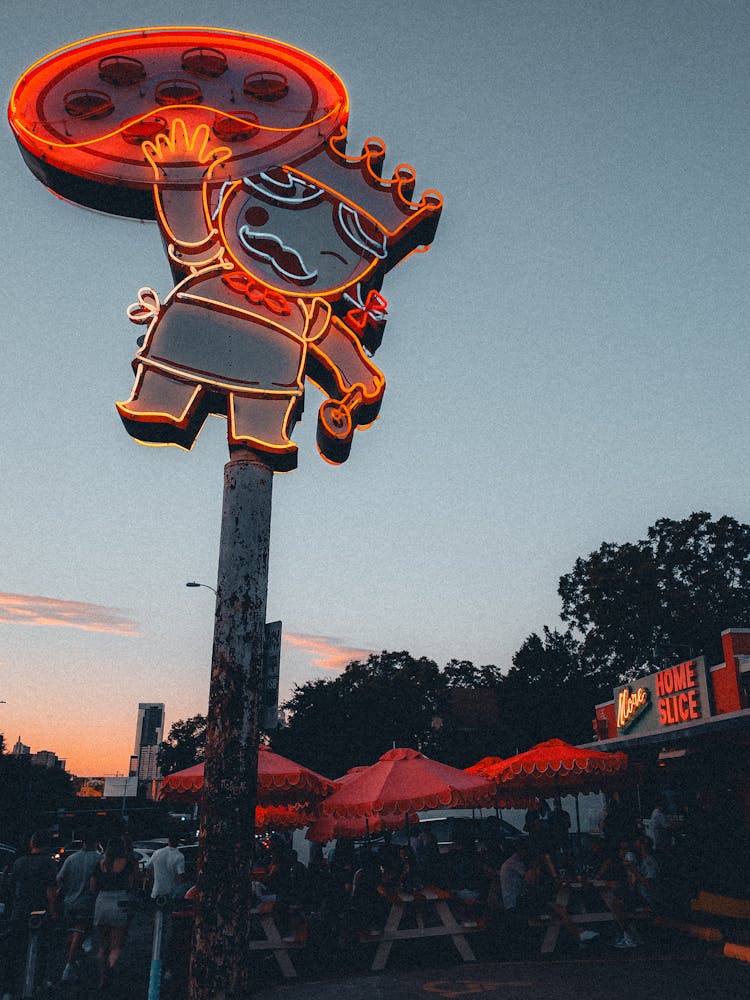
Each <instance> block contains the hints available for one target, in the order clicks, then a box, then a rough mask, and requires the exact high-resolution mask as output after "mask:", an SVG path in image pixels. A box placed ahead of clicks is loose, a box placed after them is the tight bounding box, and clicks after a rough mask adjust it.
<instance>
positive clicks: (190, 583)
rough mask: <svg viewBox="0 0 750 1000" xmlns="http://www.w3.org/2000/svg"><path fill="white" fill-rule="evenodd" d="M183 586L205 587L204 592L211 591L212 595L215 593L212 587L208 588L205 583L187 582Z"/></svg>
mask: <svg viewBox="0 0 750 1000" xmlns="http://www.w3.org/2000/svg"><path fill="white" fill-rule="evenodd" d="M185 586H186V587H205V588H206V590H213V592H214V594H215V593H216V591H215V590H214V588H213V587H209V585H208V584H207V583H198V582H197V581H196V580H188V582H187V583H186V584H185Z"/></svg>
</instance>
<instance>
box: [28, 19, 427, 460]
mask: <svg viewBox="0 0 750 1000" xmlns="http://www.w3.org/2000/svg"><path fill="white" fill-rule="evenodd" d="M348 113H349V109H348V98H347V95H346V90H345V88H344V85H343V83H342V82H341V80H340V79H339V78H338V77H337V76H336V74H335V73H334V72H333V71H332V70H331V69H330V68H329V67H328V66H326V65H325V64H324V63H322V62H320V61H319V60H317V59H315V58H314V57H313V56H311V55H309V54H307V53H305V52H302V51H300V50H298V49H295V48H292V47H291V46H287V45H284V44H282V43H280V42H276V41H273V40H271V39H264V38H258V37H256V36H252V35H245V34H240V33H237V32H230V31H219V30H216V29H211V28H190V29H186V28H146V29H142V30H137V31H128V32H120V33H116V34H111V35H103V36H99V37H96V38H91V39H88V40H85V41H83V42H79V43H76V44H75V45H73V46H69V47H66V48H63V49H60V50H58V51H57V52H53V53H52V54H51V55H50V56H47V57H45V58H44V59H42V60H40V61H39V62H38V63H36V64H34V65H33V66H32V67H30V69H29V70H28V71H27V72H26V73H25V74H24V75H23V77H22V78H21V79H20V80H19V82H18V83H17V84H16V86H15V88H14V90H13V94H12V97H11V102H10V108H9V119H10V123H11V127H12V128H13V130H14V132H15V134H16V138H17V140H18V143H19V146H20V148H21V153H22V155H23V157H24V159H25V161H26V163H27V165H28V166H29V168H30V169H31V170H32V172H33V173H34V174H35V175H36V176H37V177H38V178H39V179H40V180H41V181H42V182H43V183H44V184H46V185H47V186H48V187H49V188H51V189H52V190H53V191H55V192H56V193H58V194H60V195H62V196H63V197H65V198H68V199H70V200H72V201H75V202H77V203H79V204H82V205H86V206H89V207H93V208H97V209H99V210H101V211H104V212H108V213H110V214H113V215H120V216H130V217H135V218H142V219H155V220H156V221H157V223H158V225H159V228H160V231H161V235H162V240H163V243H164V246H165V250H166V253H167V256H168V259H169V263H170V267H171V270H172V275H173V278H174V282H175V284H174V287H173V288H172V289H171V290H170V291H169V292H168V293H167V294H166V295H165V296H164V297H163V298H162V297H160V296H159V294H158V293H157V292H156V291H155V290H154V289H153V288H149V287H144V288H141V289H140V290H139V291H138V294H137V302H135V303H134V304H133V305H132V306H130V308H129V309H128V316H129V318H130V319H131V320H132V321H133V322H134V323H137V324H142V325H144V326H145V327H146V330H145V334H144V336H143V337H142V338H140V340H139V347H138V350H137V352H136V354H135V358H134V362H133V367H134V372H135V380H134V384H133V389H132V392H131V394H130V397H129V398H128V399H127V400H124V401H122V402H119V403H117V410H118V412H119V414H120V417H121V418H122V421H123V423H124V425H125V427H126V429H127V430H128V432H129V433H130V434H131V435H132V436H133V437H134V438H136V439H137V440H138V441H141V442H142V443H145V444H171V445H177V446H180V447H183V448H191V447H192V446H193V444H194V442H195V439H196V437H197V435H198V433H199V432H200V429H201V427H202V426H203V423H204V422H205V420H206V417H207V416H208V415H209V414H210V413H214V414H219V415H223V416H226V418H227V435H228V440H229V444H230V446H239V447H246V448H251V449H254V450H257V451H260V452H262V453H263V454H264V455H265V456H266V458H267V460H268V462H269V464H270V465H271V467H272V468H274V469H275V470H277V471H285V470H288V469H291V468H294V467H295V466H296V463H297V446H296V444H294V442H293V441H292V440H291V437H290V435H291V433H292V431H293V428H294V426H295V423H296V422H297V421H298V420H299V419H300V417H301V414H302V408H303V398H304V392H305V386H306V383H307V382H312V383H313V384H314V385H316V386H317V387H318V388H320V389H321V390H322V392H323V393H324V395H325V396H326V398H325V400H324V401H323V403H322V404H321V406H320V408H319V412H318V433H317V440H318V447H319V450H320V452H321V454H322V456H323V457H324V458H325V459H327V460H329V461H331V462H335V463H339V462H343V461H344V460H345V459H346V458H347V457H348V455H349V451H350V448H351V443H352V439H353V434H354V430H355V429H357V428H358V427H364V426H367V425H368V424H370V423H371V422H372V421H373V420H374V419H375V418H376V417H377V415H378V412H379V410H380V405H381V402H382V399H383V393H384V391H385V378H384V376H383V374H382V372H381V371H380V370H379V369H378V368H377V367H376V365H375V364H374V362H373V361H372V356H373V355H374V353H375V351H376V350H377V349H378V347H379V346H380V343H381V341H382V338H383V333H384V329H385V323H386V319H387V313H388V309H387V301H386V299H385V298H384V297H383V295H382V294H381V291H380V289H381V285H382V282H383V278H384V276H385V274H386V273H387V272H388V271H390V270H391V269H392V268H393V267H395V266H396V265H397V264H398V263H400V262H401V261H402V260H403V259H404V258H405V257H407V256H409V255H410V254H412V253H413V252H414V251H418V250H426V249H427V248H428V247H429V245H430V244H431V242H432V240H433V238H434V235H435V231H436V228H437V224H438V220H439V217H440V212H441V208H442V198H441V196H440V195H439V194H438V193H437V192H436V191H426V192H424V193H423V194H422V195H421V197H420V198H418V199H417V200H414V186H415V174H414V171H413V170H412V168H411V167H408V166H405V165H401V166H399V167H397V168H396V170H395V172H394V174H393V176H392V177H391V178H390V179H383V177H382V175H381V174H382V166H383V162H384V157H385V145H384V144H383V142H382V141H381V140H379V139H374V138H371V139H368V140H367V141H366V143H365V145H364V148H363V150H362V152H361V154H360V155H359V156H348V155H347V154H346V134H347V133H346V122H347V120H348Z"/></svg>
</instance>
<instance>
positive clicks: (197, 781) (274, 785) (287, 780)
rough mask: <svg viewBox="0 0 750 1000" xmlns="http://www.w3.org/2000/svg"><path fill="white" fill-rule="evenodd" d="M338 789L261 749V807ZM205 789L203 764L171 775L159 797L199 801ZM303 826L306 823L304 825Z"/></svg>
mask: <svg viewBox="0 0 750 1000" xmlns="http://www.w3.org/2000/svg"><path fill="white" fill-rule="evenodd" d="M335 787H336V786H335V785H334V783H333V782H332V781H330V780H329V779H328V778H324V777H323V775H321V774H318V773H317V772H316V771H311V770H310V768H308V767H303V766H302V765H301V764H295V762H294V761H293V760H289V759H288V758H287V757H282V756H281V754H277V753H274V752H273V751H272V750H269V749H268V747H266V746H263V745H261V746H260V747H258V803H259V805H262V806H271V805H284V804H291V803H309V802H316V801H317V800H318V799H321V798H322V797H323V796H325V795H328V794H330V793H331V792H332V791H333V790H334V788H335ZM202 788H203V764H195V765H194V766H193V767H188V768H185V770H184V771H175V772H174V774H169V775H167V777H166V778H165V779H164V781H163V782H162V783H161V788H160V789H159V795H158V798H160V799H164V800H166V801H168V802H198V801H199V799H200V796H201V790H202ZM303 825H304V824H303Z"/></svg>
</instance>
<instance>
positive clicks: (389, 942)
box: [359, 888, 483, 972]
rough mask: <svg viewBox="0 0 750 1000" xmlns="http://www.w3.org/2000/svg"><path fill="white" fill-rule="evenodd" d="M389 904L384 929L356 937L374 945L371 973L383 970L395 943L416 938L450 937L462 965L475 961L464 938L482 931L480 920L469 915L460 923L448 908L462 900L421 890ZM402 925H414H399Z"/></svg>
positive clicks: (396, 897)
mask: <svg viewBox="0 0 750 1000" xmlns="http://www.w3.org/2000/svg"><path fill="white" fill-rule="evenodd" d="M390 903H391V909H390V912H389V914H388V917H387V919H386V922H385V926H384V927H383V928H382V929H377V930H373V931H369V932H363V933H361V934H360V935H359V940H360V941H361V942H363V943H368V944H369V943H373V942H375V943H377V946H378V947H377V949H376V951H375V957H374V959H373V962H372V966H371V968H372V971H373V972H382V970H383V969H384V968H385V967H386V964H387V963H388V958H389V957H390V954H391V948H392V947H393V942H394V941H408V940H415V939H419V938H431V937H450V938H451V940H452V941H453V944H454V945H455V948H456V951H457V952H458V953H459V955H460V956H461V958H462V959H463V961H464V962H476V956H475V955H474V952H473V951H472V949H471V947H470V945H469V942H468V941H467V940H466V935H467V934H472V933H476V932H477V931H479V930H482V929H483V924H482V921H481V920H479V919H475V918H474V917H473V916H468V915H467V917H466V919H464V920H463V921H462V920H459V918H458V917H457V916H456V915H455V913H454V911H453V909H451V904H452V905H453V907H456V908H457V907H461V906H465V905H466V904H465V902H464V901H462V900H457V899H455V898H453V897H452V896H451V894H450V893H448V892H445V891H444V890H442V889H431V888H424V889H421V890H420V891H419V892H415V893H414V894H413V895H412V894H409V893H395V894H394V895H393V896H391V897H390ZM428 913H430V914H432V913H434V915H435V921H436V922H434V923H432V922H427V921H426V920H425V917H426V915H427V914H428ZM412 917H413V920H412V919H411V918H412ZM405 922H408V923H410V924H413V926H402V925H403V924H404V923H405Z"/></svg>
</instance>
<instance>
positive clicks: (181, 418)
mask: <svg viewBox="0 0 750 1000" xmlns="http://www.w3.org/2000/svg"><path fill="white" fill-rule="evenodd" d="M203 397H204V390H203V387H202V386H201V385H196V384H195V383H193V382H182V381H181V380H180V379H176V378H172V377H170V376H169V375H166V374H165V373H164V372H162V371H160V370H158V369H156V368H151V367H150V366H148V365H144V364H139V365H138V369H137V371H136V377H135V383H134V385H133V391H132V393H131V396H130V399H128V400H127V401H126V402H123V403H117V404H116V406H117V412H118V413H119V414H120V417H121V418H122V422H123V423H124V424H125V427H126V428H127V431H128V433H129V434H131V435H132V436H133V437H134V438H136V439H137V440H139V441H147V442H152V443H162V444H177V445H180V446H181V447H183V448H189V447H191V446H192V444H193V441H194V440H195V437H196V435H197V433H198V431H199V430H200V429H201V427H202V426H203V421H204V420H205V417H206V414H205V412H204V409H203V405H202V404H203Z"/></svg>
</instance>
